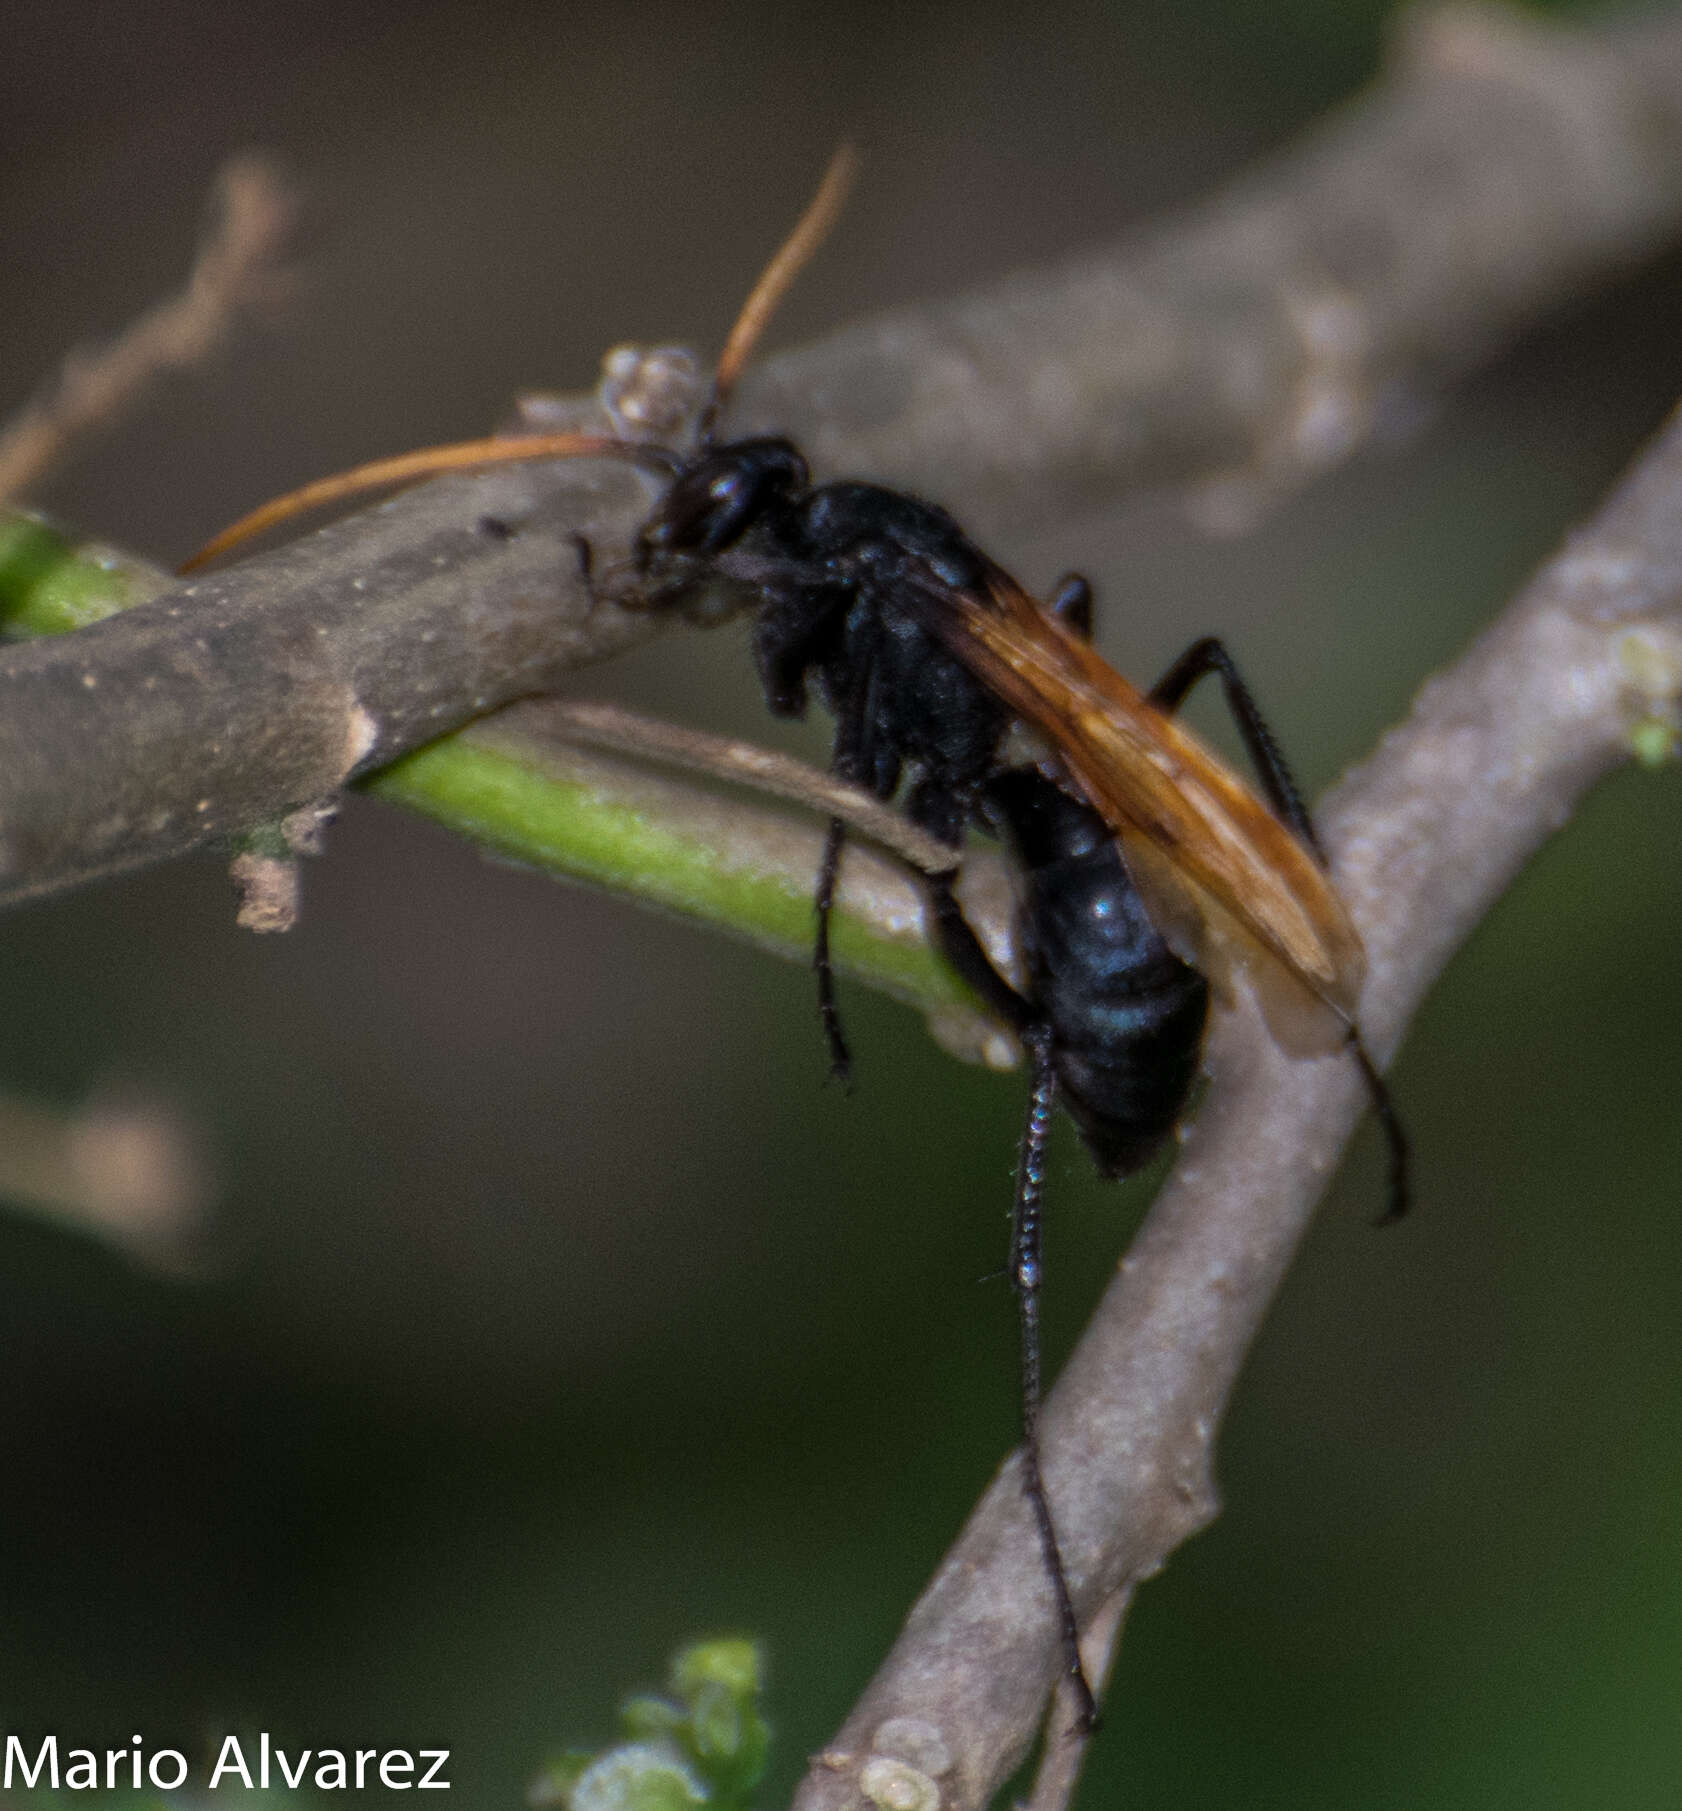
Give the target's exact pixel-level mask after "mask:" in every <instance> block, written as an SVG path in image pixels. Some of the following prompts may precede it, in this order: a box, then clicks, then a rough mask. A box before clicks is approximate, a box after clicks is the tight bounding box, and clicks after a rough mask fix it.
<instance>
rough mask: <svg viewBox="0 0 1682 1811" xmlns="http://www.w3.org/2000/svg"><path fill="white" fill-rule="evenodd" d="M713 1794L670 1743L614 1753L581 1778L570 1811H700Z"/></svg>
mask: <svg viewBox="0 0 1682 1811" xmlns="http://www.w3.org/2000/svg"><path fill="white" fill-rule="evenodd" d="M706 1802H707V1789H706V1787H705V1785H703V1784H702V1782H701V1780H700V1779H699V1778H697V1776H696V1775H695V1773H694V1772H693V1771H692V1770H691V1769H690V1768H689V1767H688V1766H687V1765H686V1764H685V1763H684V1762H683V1761H682V1760H681V1759H680V1758H679V1757H678V1755H677V1754H676V1752H675V1751H674V1750H673V1749H672V1748H670V1747H669V1746H668V1745H667V1744H666V1743H664V1742H627V1743H625V1744H624V1746H623V1747H620V1748H610V1749H609V1750H608V1751H607V1753H606V1754H604V1755H603V1756H602V1757H601V1759H600V1760H599V1761H596V1762H594V1763H593V1764H592V1765H591V1766H589V1767H587V1768H586V1769H585V1770H584V1772H583V1773H582V1774H580V1776H579V1777H578V1779H577V1781H576V1782H575V1783H574V1785H573V1788H572V1793H571V1796H570V1798H569V1799H568V1801H567V1803H568V1807H569V1811H695V1808H696V1807H697V1806H701V1805H704V1804H705V1803H706Z"/></svg>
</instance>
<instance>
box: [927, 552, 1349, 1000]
mask: <svg viewBox="0 0 1682 1811" xmlns="http://www.w3.org/2000/svg"><path fill="white" fill-rule="evenodd" d="M922 589H923V592H924V595H925V597H926V599H927V601H928V603H929V605H930V614H931V618H932V620H933V622H934V624H935V626H936V628H937V630H938V632H939V633H940V635H941V637H942V639H943V640H945V641H946V643H947V645H948V646H949V647H950V648H951V649H952V651H953V653H954V654H956V655H957V657H958V658H959V659H960V660H961V661H963V663H964V664H965V665H966V666H967V667H969V668H970V670H971V671H972V672H974V673H976V674H977V675H978V676H979V677H980V678H982V679H984V680H985V681H986V682H987V684H988V686H989V687H990V688H991V689H992V690H993V691H994V692H996V693H997V695H998V696H999V697H1000V698H1002V699H1003V700H1005V702H1006V703H1008V704H1009V705H1010V707H1011V709H1012V710H1014V711H1015V712H1016V713H1017V715H1018V716H1020V717H1021V718H1022V719H1023V721H1024V722H1026V723H1028V724H1031V725H1032V726H1033V727H1034V728H1035V729H1036V730H1038V731H1039V732H1040V734H1041V735H1042V736H1043V737H1044V738H1045V740H1046V741H1047V742H1048V743H1049V744H1050V745H1051V746H1052V748H1053V749H1054V750H1055V751H1056V753H1057V755H1058V757H1059V759H1060V760H1061V761H1062V763H1063V765H1064V767H1065V768H1066V769H1067V770H1068V773H1069V776H1070V778H1072V779H1073V780H1074V781H1075V783H1076V784H1077V785H1078V786H1079V787H1080V789H1081V791H1082V792H1083V793H1084V794H1085V795H1086V797H1087V799H1088V801H1089V802H1090V803H1091V805H1092V806H1093V808H1094V809H1095V810H1096V811H1098V812H1099V813H1100V814H1101V815H1102V816H1103V818H1104V819H1105V821H1106V822H1107V823H1108V824H1109V825H1110V826H1111V827H1112V828H1113V829H1114V830H1115V831H1116V833H1117V834H1118V835H1121V836H1127V835H1136V836H1141V837H1144V838H1145V839H1146V840H1148V841H1149V842H1150V843H1151V844H1153V845H1154V846H1155V847H1156V848H1157V849H1159V850H1161V851H1162V852H1163V854H1164V855H1166V856H1167V857H1168V859H1169V861H1170V862H1171V863H1172V864H1173V865H1174V867H1175V868H1176V869H1177V870H1178V871H1179V872H1180V873H1181V874H1182V875H1183V876H1184V877H1185V878H1186V879H1188V880H1190V881H1191V882H1193V883H1194V885H1195V886H1196V887H1198V888H1200V889H1201V890H1202V891H1204V892H1205V893H1207V894H1208V895H1209V896H1210V897H1211V898H1213V899H1214V900H1215V901H1217V902H1218V903H1219V904H1220V905H1221V906H1222V907H1223V908H1224V909H1225V910H1226V912H1227V913H1229V914H1230V915H1231V917H1232V918H1233V919H1235V920H1236V921H1237V923H1238V924H1239V926H1240V927H1241V928H1242V929H1243V930H1244V931H1245V932H1247V933H1248V935H1249V936H1250V937H1252V938H1254V939H1255V941H1256V942H1258V943H1259V944H1261V945H1262V947H1263V948H1264V949H1266V950H1267V951H1268V952H1269V953H1270V954H1272V955H1273V956H1274V957H1276V958H1277V959H1278V960H1279V961H1280V962H1282V963H1283V964H1284V965H1285V967H1286V968H1287V969H1288V970H1289V971H1290V972H1291V973H1292V974H1294V975H1295V976H1297V977H1298V979H1300V980H1301V981H1302V982H1303V983H1304V984H1305V985H1306V986H1307V987H1309V988H1310V989H1311V990H1312V991H1313V992H1314V993H1315V994H1317V995H1318V996H1319V997H1320V998H1321V999H1322V1000H1324V1001H1325V1002H1326V1003H1327V1004H1328V1005H1329V1006H1331V1007H1333V1008H1334V1009H1335V1010H1336V1011H1337V1012H1338V1013H1339V1014H1341V1015H1343V1016H1345V1017H1347V1016H1348V1014H1349V1013H1350V1012H1351V1011H1352V1010H1353V1007H1354V1004H1355V996H1356V994H1357V993H1358V992H1359V990H1360V985H1361V977H1362V973H1363V971H1364V967H1365V956H1364V953H1363V951H1362V949H1361V940H1360V938H1359V936H1358V935H1357V934H1356V931H1355V927H1354V926H1353V925H1352V924H1351V923H1350V921H1349V915H1348V913H1347V912H1346V911H1345V910H1344V906H1343V902H1342V900H1341V899H1339V898H1338V896H1337V892H1336V890H1335V889H1334V888H1333V886H1332V884H1331V881H1330V880H1329V879H1328V878H1327V876H1326V873H1325V871H1324V870H1323V869H1322V868H1321V866H1320V864H1319V862H1318V861H1316V860H1315V858H1314V856H1313V854H1312V853H1311V852H1310V851H1309V850H1307V849H1306V848H1304V847H1303V845H1302V844H1301V843H1300V842H1299V841H1298V840H1297V838H1296V837H1295V836H1294V835H1293V834H1292V832H1291V831H1290V830H1288V829H1287V828H1286V827H1285V825H1284V824H1282V823H1281V822H1280V821H1279V819H1278V818H1277V817H1275V816H1274V814H1273V813H1272V811H1270V810H1269V809H1268V807H1267V806H1266V805H1265V804H1264V803H1263V802H1262V800H1261V799H1259V798H1258V797H1257V796H1256V794H1255V793H1254V792H1252V791H1251V789H1250V788H1249V787H1248V786H1247V785H1245V783H1244V782H1243V781H1242V780H1241V779H1239V777H1238V776H1237V775H1236V774H1235V773H1234V772H1233V771H1232V770H1231V768H1229V767H1228V766H1227V765H1226V764H1225V762H1223V761H1222V760H1221V759H1220V758H1219V756H1217V755H1216V754H1214V753H1213V751H1212V750H1210V749H1209V748H1207V747H1205V746H1204V744H1203V743H1202V742H1200V741H1199V740H1198V739H1197V737H1196V736H1194V735H1193V734H1192V733H1191V731H1190V730H1188V729H1186V728H1184V727H1183V726H1182V725H1181V724H1179V723H1177V722H1176V721H1175V720H1174V719H1173V718H1172V717H1170V716H1168V715H1167V714H1166V713H1165V712H1163V711H1161V710H1158V709H1157V708H1156V706H1155V705H1153V704H1152V703H1151V702H1150V701H1149V700H1148V699H1147V698H1146V697H1145V695H1144V694H1143V693H1142V692H1140V691H1139V690H1138V688H1137V687H1136V686H1134V685H1132V684H1131V683H1129V681H1127V680H1126V679H1124V678H1122V676H1121V675H1120V674H1119V673H1118V672H1116V670H1115V669H1114V668H1113V667H1112V666H1110V665H1109V664H1108V663H1107V662H1106V661H1105V660H1104V659H1103V658H1102V657H1101V656H1100V655H1099V654H1098V653H1097V652H1096V651H1095V650H1094V649H1093V648H1092V647H1090V646H1089V645H1088V644H1087V643H1086V642H1084V641H1082V640H1080V639H1079V638H1077V637H1076V636H1074V635H1072V634H1070V633H1069V632H1068V631H1067V630H1066V629H1064V628H1063V627H1062V625H1061V624H1060V623H1058V622H1057V621H1056V620H1055V619H1054V618H1052V617H1051V616H1049V615H1047V613H1046V612H1045V610H1044V609H1043V608H1042V607H1041V605H1040V604H1039V603H1038V602H1037V601H1036V600H1035V599H1034V598H1032V597H1030V596H1029V595H1028V593H1027V592H1025V591H1024V590H1023V589H1022V588H1021V586H1020V585H1018V584H1017V583H1016V581H1015V580H1014V579H1012V578H1011V577H1010V575H1009V574H1008V573H1006V572H1004V571H1003V570H1002V569H1000V568H996V567H995V568H993V569H992V571H991V573H990V575H989V578H988V580H987V582H986V585H985V588H984V589H982V590H980V591H969V590H958V589H954V588H953V587H951V586H945V585H940V584H938V583H936V582H935V581H933V580H932V578H931V581H930V582H929V584H928V585H927V586H926V587H923V588H922Z"/></svg>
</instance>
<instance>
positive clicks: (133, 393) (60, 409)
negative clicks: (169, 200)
mask: <svg viewBox="0 0 1682 1811" xmlns="http://www.w3.org/2000/svg"><path fill="white" fill-rule="evenodd" d="M212 204H213V214H212V218H211V222H210V225H209V228H208V230H207V232H206V234H205V239H204V243H203V245H202V246H201V247H200V248H199V254H198V257H197V259H196V260H195V261H194V264H193V269H192V273H191V275H190V276H189V277H188V279H187V282H186V285H185V287H184V288H183V289H182V290H181V292H180V293H179V294H178V295H173V296H170V297H169V298H168V299H167V300H166V301H163V302H160V303H158V304H157V306H156V307H154V308H151V309H148V310H147V312H146V313H145V314H143V315H142V316H141V317H140V318H139V320H137V321H135V322H134V323H133V325H132V326H130V327H128V328H126V329H125V330H124V331H123V332H122V333H121V334H119V335H118V336H117V338H116V339H114V340H111V341H109V342H107V343H106V344H105V345H102V346H86V347H81V348H79V349H78V350H76V351H74V352H72V353H71V354H70V355H69V357H68V358H66V359H65V361H64V366H63V369H62V370H61V371H60V372H59V374H58V378H57V381H56V382H54V383H53V384H51V385H49V386H48V387H47V388H46V389H44V390H43V391H42V392H41V394H40V395H39V396H38V397H37V398H36V399H35V400H34V401H33V402H31V403H30V404H28V405H27V406H26V407H25V408H24V409H23V410H22V411H21V412H20V413H19V414H18V415H17V416H16V417H14V419H13V420H11V421H9V422H8V423H7V424H6V426H5V428H4V430H3V431H0V498H3V497H18V496H22V495H23V494H24V493H25V492H27V491H29V490H31V489H33V488H34V487H35V486H36V485H38V484H39V483H40V482H41V480H42V479H43V478H44V477H46V476H47V475H48V473H49V472H51V471H52V469H53V468H54V467H55V466H57V465H59V464H61V463H62V462H63V461H64V460H65V459H66V458H67V457H68V456H69V455H70V454H71V453H72V452H73V451H74V450H75V448H76V446H77V444H78V443H79V442H81V441H85V440H87V439H88V438H89V437H90V436H91V435H94V434H96V433H100V432H103V431H105V430H106V429H108V428H110V427H111V426H112V425H113V424H114V423H115V422H116V421H117V419H118V418H119V417H120V416H122V415H123V414H125V413H127V412H128V411H129V410H131V409H133V408H134V407H135V406H136V404H137V403H138V402H140V400H141V399H142V398H143V397H144V396H145V394H146V392H147V391H148V390H149V389H150V388H151V387H152V386H153V385H154V384H155V383H157V382H158V381H159V379H160V378H162V377H164V376H166V375H167V374H168V373H169V372H171V371H180V370H184V369H186V368H188V367H190V366H192V365H197V364H201V363H203V361H204V360H205V359H207V358H208V357H209V356H210V355H211V354H212V353H213V352H214V351H215V350H216V349H217V348H218V347H219V346H220V345H222V344H223V343H224V341H225V340H226V339H227V338H228V336H229V334H231V333H232V331H233V329H234V326H235V324H236V323H237V322H238V320H239V318H240V317H241V316H242V315H247V314H250V313H251V312H252V311H253V310H256V309H260V308H264V307H269V306H272V305H273V304H274V303H276V302H278V301H280V300H282V299H283V298H284V297H285V296H286V295H287V294H288V293H289V292H290V291H291V289H292V287H293V286H294V283H295V281H296V277H295V273H294V272H293V271H292V270H290V269H289V268H288V265H287V258H288V256H289V252H290V245H291V239H292V231H293V226H294V223H295V221H296V218H297V211H298V209H297V201H296V199H295V197H294V196H293V194H292V191H291V189H290V187H289V186H288V184H287V183H286V181H285V179H284V178H283V177H282V176H281V174H280V171H279V170H278V168H277V167H276V166H275V165H274V164H273V163H272V162H271V161H270V160H269V159H268V158H266V157H262V156H260V155H258V154H257V153H255V152H247V153H245V154H244V155H243V156H240V157H234V158H230V159H229V161H228V162H227V163H226V164H224V165H223V167H222V168H221V170H220V171H218V173H217V177H216V186H215V191H214V193H213V195H212Z"/></svg>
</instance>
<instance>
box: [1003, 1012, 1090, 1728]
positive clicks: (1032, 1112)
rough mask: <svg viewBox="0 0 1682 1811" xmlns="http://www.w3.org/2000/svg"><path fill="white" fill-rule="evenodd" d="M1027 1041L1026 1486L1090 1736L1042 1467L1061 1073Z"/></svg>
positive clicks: (1017, 1280) (1019, 1254)
mask: <svg viewBox="0 0 1682 1811" xmlns="http://www.w3.org/2000/svg"><path fill="white" fill-rule="evenodd" d="M1023 1041H1024V1042H1025V1043H1026V1045H1027V1047H1028V1054H1029V1057H1030V1059H1031V1060H1032V1062H1033V1065H1034V1088H1033V1093H1032V1094H1031V1095H1030V1096H1029V1098H1028V1119H1027V1123H1026V1124H1025V1125H1024V1126H1023V1128H1022V1153H1021V1158H1020V1161H1019V1165H1018V1169H1017V1173H1016V1206H1015V1210H1014V1212H1013V1214H1012V1216H1011V1228H1010V1280H1011V1285H1012V1287H1013V1288H1014V1289H1015V1291H1016V1308H1017V1316H1018V1321H1019V1324H1020V1327H1021V1335H1022V1488H1023V1491H1024V1492H1025V1493H1026V1495H1027V1498H1028V1505H1029V1507H1030V1508H1031V1509H1032V1510H1033V1513H1034V1521H1035V1524H1036V1525H1037V1527H1038V1528H1039V1534H1040V1547H1041V1550H1042V1551H1043V1553H1044V1555H1045V1569H1046V1572H1047V1573H1048V1574H1049V1575H1050V1578H1051V1587H1052V1591H1053V1592H1054V1594H1055V1595H1056V1598H1057V1620H1058V1624H1059V1627H1060V1631H1061V1634H1062V1640H1063V1661H1064V1669H1065V1672H1066V1674H1067V1677H1068V1681H1069V1685H1070V1687H1071V1689H1072V1690H1073V1692H1074V1695H1075V1703H1076V1711H1075V1729H1076V1732H1077V1733H1078V1734H1080V1735H1090V1734H1091V1733H1092V1732H1093V1730H1095V1729H1096V1728H1097V1727H1098V1703H1097V1700H1096V1699H1095V1698H1094V1697H1093V1695H1092V1687H1091V1685H1090V1684H1089V1683H1088V1681H1087V1677H1086V1669H1085V1668H1084V1667H1083V1666H1082V1665H1081V1659H1080V1622H1079V1620H1078V1618H1077V1617H1076V1615H1075V1606H1074V1600H1073V1599H1072V1598H1071V1597H1070V1595H1069V1578H1068V1574H1067V1573H1066V1572H1065V1571H1064V1569H1063V1550H1062V1548H1061V1547H1059V1546H1058V1544H1057V1528H1056V1524H1055V1523H1054V1522H1053V1521H1052V1519H1051V1505H1050V1503H1049V1502H1048V1501H1047V1499H1046V1494H1045V1478H1044V1476H1043V1475H1042V1473H1041V1471H1040V1281H1041V1263H1040V1221H1041V1210H1042V1208H1043V1205H1044V1199H1045V1159H1046V1144H1047V1141H1048V1139H1049V1137H1050V1134H1051V1115H1052V1112H1053V1110H1054V1109H1055V1107H1056V1105H1057V1071H1056V1068H1055V1067H1054V1066H1053V1064H1052V1059H1051V1033H1050V1029H1049V1027H1047V1026H1044V1025H1039V1026H1035V1027H1032V1028H1030V1029H1029V1030H1028V1031H1027V1032H1026V1033H1025V1034H1024V1039H1023Z"/></svg>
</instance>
